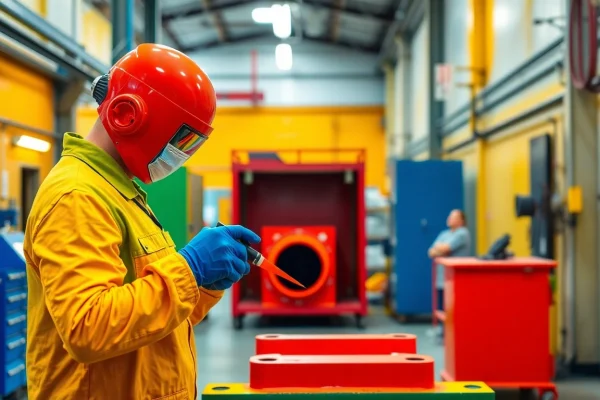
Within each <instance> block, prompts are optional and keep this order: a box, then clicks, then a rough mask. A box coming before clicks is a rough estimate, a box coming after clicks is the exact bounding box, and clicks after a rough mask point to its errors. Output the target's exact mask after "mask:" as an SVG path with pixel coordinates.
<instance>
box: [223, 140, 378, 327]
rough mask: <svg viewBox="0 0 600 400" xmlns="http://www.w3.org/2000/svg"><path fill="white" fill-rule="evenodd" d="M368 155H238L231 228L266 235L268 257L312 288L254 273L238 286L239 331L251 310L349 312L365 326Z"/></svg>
mask: <svg viewBox="0 0 600 400" xmlns="http://www.w3.org/2000/svg"><path fill="white" fill-rule="evenodd" d="M364 158H365V152H364V150H288V151H286V150H277V151H271V152H252V151H246V150H235V151H233V154H232V173H233V193H232V206H233V207H232V208H233V210H232V211H233V215H232V217H233V223H234V224H240V225H244V226H246V227H248V228H249V229H252V230H253V231H254V232H257V233H258V234H260V235H261V237H262V243H261V244H260V248H261V252H262V253H263V255H264V256H265V257H267V258H268V259H269V260H270V261H272V262H274V263H275V264H277V266H278V267H280V268H281V269H282V270H284V271H285V272H287V273H288V274H290V275H291V276H293V277H294V278H296V279H297V280H299V281H300V282H301V283H302V284H303V285H305V286H306V288H305V289H302V288H300V287H298V286H295V285H293V284H291V283H289V282H287V281H285V280H283V279H281V278H279V277H277V276H274V275H273V274H271V273H268V272H266V271H264V270H261V269H260V268H252V270H251V272H250V274H248V275H247V276H246V277H244V278H243V279H242V280H241V281H240V282H239V283H237V284H235V285H234V286H233V296H232V298H233V301H232V312H233V317H234V326H235V327H236V329H240V328H242V325H243V318H244V316H245V315H246V314H251V313H256V314H261V315H280V316H294V315H324V316H335V315H342V314H350V315H354V316H355V318H356V322H357V325H358V326H359V327H362V326H363V322H362V317H363V316H364V315H366V313H367V298H366V292H365V279H366V265H365V264H366V260H365V245H366V237H365V203H364V196H365V195H364Z"/></svg>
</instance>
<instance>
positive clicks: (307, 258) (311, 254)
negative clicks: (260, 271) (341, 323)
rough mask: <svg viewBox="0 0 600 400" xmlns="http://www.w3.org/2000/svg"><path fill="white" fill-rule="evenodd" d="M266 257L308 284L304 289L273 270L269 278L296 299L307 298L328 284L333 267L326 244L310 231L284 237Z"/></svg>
mask: <svg viewBox="0 0 600 400" xmlns="http://www.w3.org/2000/svg"><path fill="white" fill-rule="evenodd" d="M266 257H267V258H268V259H269V260H272V261H273V262H274V263H275V264H276V265H277V266H278V267H279V268H281V269H282V270H284V271H285V272H286V273H288V274H289V275H291V276H293V277H295V278H296V279H298V280H299V281H300V282H302V284H303V285H304V286H306V288H305V289H302V288H300V287H299V286H297V285H294V284H292V283H290V282H288V281H286V280H285V279H281V278H280V277H278V276H276V275H274V274H269V281H270V282H271V284H272V285H273V287H274V288H275V289H276V290H277V291H278V292H279V293H281V294H282V295H284V296H287V297H289V298H292V299H305V298H308V297H311V296H313V295H314V294H316V293H317V292H319V291H320V290H321V289H322V288H323V287H324V286H325V285H326V283H327V280H328V277H329V276H330V271H331V268H332V263H331V257H330V255H329V252H328V250H327V248H326V247H325V245H324V244H323V243H322V242H321V241H319V239H317V238H316V237H314V236H313V235H310V234H306V233H293V234H290V235H287V236H284V237H282V238H281V239H280V240H279V241H277V242H276V243H275V244H274V245H273V246H272V247H271V249H270V250H269V252H268V254H267V255H266Z"/></svg>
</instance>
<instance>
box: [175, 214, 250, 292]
mask: <svg viewBox="0 0 600 400" xmlns="http://www.w3.org/2000/svg"><path fill="white" fill-rule="evenodd" d="M240 239H241V240H244V241H247V242H249V243H258V242H260V237H259V236H258V235H256V234H255V233H254V232H252V231H251V230H249V229H246V228H244V227H243V226H240V225H228V226H219V227H216V228H203V229H202V230H201V231H200V232H199V233H198V234H197V235H196V236H195V237H194V238H193V239H192V240H191V241H190V242H189V243H188V244H187V245H186V246H185V247H184V248H182V249H181V250H179V253H180V254H181V255H182V256H183V257H184V258H185V259H186V261H187V262H188V264H189V266H190V268H191V269H192V272H193V273H194V277H195V278H196V282H197V283H198V286H202V287H204V288H206V289H213V290H225V289H228V288H230V287H231V286H232V285H233V284H234V283H235V282H237V281H239V280H240V279H241V278H242V277H243V276H244V275H246V274H248V272H250V265H249V264H248V262H247V261H248V260H247V258H248V255H247V252H246V247H245V246H244V245H242V244H241V243H240V242H238V240H240Z"/></svg>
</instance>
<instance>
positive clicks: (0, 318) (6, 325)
mask: <svg viewBox="0 0 600 400" xmlns="http://www.w3.org/2000/svg"><path fill="white" fill-rule="evenodd" d="M23 239H24V235H23V233H22V232H6V233H2V234H0V360H1V363H2V364H1V365H2V367H3V371H2V377H1V378H0V397H4V396H8V395H10V394H11V393H13V392H15V391H16V390H17V389H19V388H22V387H25V386H26V385H27V376H26V372H25V348H26V337H27V280H26V272H25V258H24V256H23Z"/></svg>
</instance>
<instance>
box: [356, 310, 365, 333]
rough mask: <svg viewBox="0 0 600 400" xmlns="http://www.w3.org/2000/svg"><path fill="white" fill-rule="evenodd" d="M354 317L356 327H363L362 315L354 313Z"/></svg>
mask: <svg viewBox="0 0 600 400" xmlns="http://www.w3.org/2000/svg"><path fill="white" fill-rule="evenodd" d="M354 317H355V318H356V327H357V328H358V329H365V328H366V326H365V321H364V320H363V317H362V315H360V314H356V315H355V316H354Z"/></svg>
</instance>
